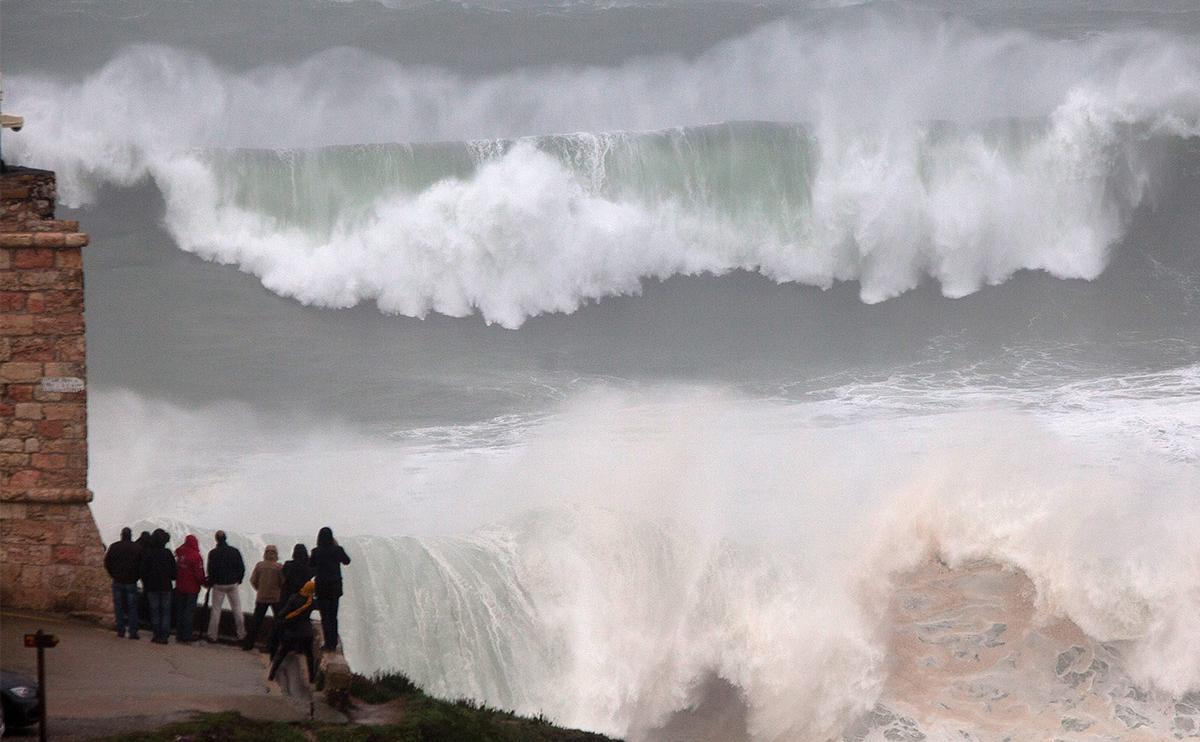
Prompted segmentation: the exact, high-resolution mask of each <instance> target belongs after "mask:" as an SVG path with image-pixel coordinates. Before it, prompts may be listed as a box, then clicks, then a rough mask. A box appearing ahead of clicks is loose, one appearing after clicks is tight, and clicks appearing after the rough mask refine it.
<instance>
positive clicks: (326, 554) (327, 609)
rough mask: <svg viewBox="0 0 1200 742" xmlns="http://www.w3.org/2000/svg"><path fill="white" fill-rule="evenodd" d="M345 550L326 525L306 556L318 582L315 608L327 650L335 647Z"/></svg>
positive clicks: (346, 561) (347, 559)
mask: <svg viewBox="0 0 1200 742" xmlns="http://www.w3.org/2000/svg"><path fill="white" fill-rule="evenodd" d="M349 563H350V557H349V556H347V555H346V550H345V549H343V548H342V547H341V546H339V545H338V542H337V541H336V540H335V539H334V538H333V529H332V528H329V527H328V526H326V527H325V528H322V529H321V530H320V531H318V532H317V546H316V548H315V549H313V550H312V554H311V555H310V556H309V558H308V565H309V566H310V567H311V568H312V571H313V575H314V576H315V579H316V582H317V610H318V611H320V612H321V633H322V634H324V638H325V645H324V647H323V648H324V649H325V650H326V651H333V650H335V649H337V646H338V617H337V614H338V602H339V601H340V600H341V598H342V565H343V564H349Z"/></svg>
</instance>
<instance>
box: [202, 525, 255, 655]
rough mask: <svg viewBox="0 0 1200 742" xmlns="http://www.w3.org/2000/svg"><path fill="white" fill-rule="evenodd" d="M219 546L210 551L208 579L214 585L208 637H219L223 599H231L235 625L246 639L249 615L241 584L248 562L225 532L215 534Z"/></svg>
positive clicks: (209, 638)
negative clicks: (242, 596) (246, 610)
mask: <svg viewBox="0 0 1200 742" xmlns="http://www.w3.org/2000/svg"><path fill="white" fill-rule="evenodd" d="M215 538H216V541H217V545H216V547H215V548H214V549H213V550H212V551H210V552H208V583H209V584H210V585H212V611H211V613H210V614H209V618H208V640H209V641H210V642H215V641H216V640H217V629H219V628H220V627H221V603H222V602H223V599H228V600H229V610H231V611H233V625H234V628H235V629H236V630H237V638H238V640H239V641H244V640H245V639H246V618H245V616H243V615H242V599H241V597H240V596H239V595H238V587H239V586H240V585H241V584H242V579H244V578H245V577H246V563H245V562H243V561H242V552H240V551H238V550H237V549H235V548H233V547H232V546H230V545H229V544H227V543H225V532H224V531H217V532H216V534H215Z"/></svg>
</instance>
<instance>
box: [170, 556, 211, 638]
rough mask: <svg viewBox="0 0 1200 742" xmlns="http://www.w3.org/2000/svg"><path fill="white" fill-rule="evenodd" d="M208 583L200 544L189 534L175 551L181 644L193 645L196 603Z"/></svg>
mask: <svg viewBox="0 0 1200 742" xmlns="http://www.w3.org/2000/svg"><path fill="white" fill-rule="evenodd" d="M206 581H207V578H206V577H205V576H204V557H202V556H200V542H199V541H197V540H196V537H195V536H192V535H191V534H189V535H188V536H187V538H185V539H184V540H183V545H182V546H180V547H179V548H178V549H176V550H175V641H177V642H179V643H180V644H191V643H192V641H193V639H194V638H195V637H194V636H193V635H192V626H193V622H194V621H195V618H196V602H197V600H198V599H199V597H200V588H202V587H204V583H205V582H206Z"/></svg>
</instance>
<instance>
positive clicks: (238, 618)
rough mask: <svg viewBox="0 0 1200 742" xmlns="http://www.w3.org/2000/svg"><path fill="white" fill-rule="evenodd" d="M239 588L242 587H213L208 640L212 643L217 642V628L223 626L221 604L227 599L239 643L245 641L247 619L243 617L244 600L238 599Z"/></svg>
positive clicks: (236, 585) (237, 585)
mask: <svg viewBox="0 0 1200 742" xmlns="http://www.w3.org/2000/svg"><path fill="white" fill-rule="evenodd" d="M239 588H241V585H239V584H237V583H234V584H232V585H213V586H212V588H211V589H212V596H211V597H212V611H211V613H210V614H209V617H208V640H209V641H210V642H215V641H216V640H217V628H218V627H219V626H220V625H221V604H222V603H223V602H224V601H225V599H226V598H228V599H229V610H231V611H233V624H234V627H235V628H236V629H237V638H238V641H239V642H240V641H245V639H246V618H245V616H243V615H242V599H241V598H239V597H238V589H239Z"/></svg>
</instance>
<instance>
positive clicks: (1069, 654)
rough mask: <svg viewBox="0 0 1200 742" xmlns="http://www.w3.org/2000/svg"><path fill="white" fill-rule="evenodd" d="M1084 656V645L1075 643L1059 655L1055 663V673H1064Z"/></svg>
mask: <svg viewBox="0 0 1200 742" xmlns="http://www.w3.org/2000/svg"><path fill="white" fill-rule="evenodd" d="M1081 656H1083V647H1081V646H1078V645H1075V646H1073V647H1071V648H1070V649H1068V650H1066V651H1065V652H1061V653H1059V655H1058V661H1057V662H1056V663H1055V665H1054V674H1055V675H1062V674H1063V673H1065V672H1066V671H1067V670H1069V669H1070V668H1071V665H1073V664H1075V660H1077V659H1079V658H1080V657H1081Z"/></svg>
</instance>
